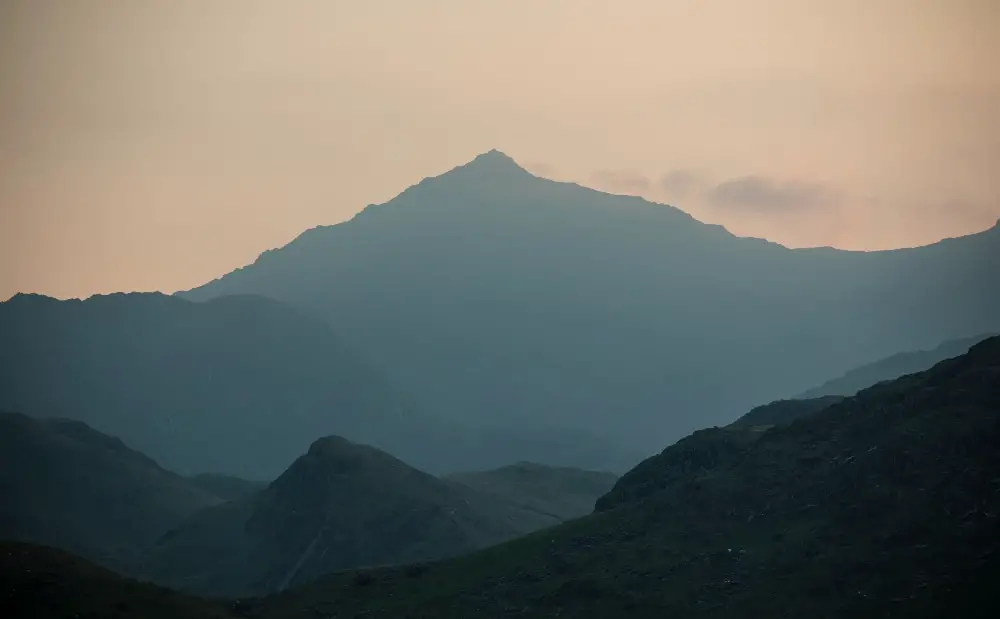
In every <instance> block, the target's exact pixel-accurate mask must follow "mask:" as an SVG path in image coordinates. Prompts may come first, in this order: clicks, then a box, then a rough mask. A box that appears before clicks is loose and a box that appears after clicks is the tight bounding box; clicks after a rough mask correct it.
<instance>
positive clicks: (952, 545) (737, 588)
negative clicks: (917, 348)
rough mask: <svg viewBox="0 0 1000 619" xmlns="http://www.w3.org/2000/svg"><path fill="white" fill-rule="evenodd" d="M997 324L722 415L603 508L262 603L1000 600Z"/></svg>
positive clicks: (622, 612) (346, 608) (915, 612)
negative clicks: (761, 420) (873, 374)
mask: <svg viewBox="0 0 1000 619" xmlns="http://www.w3.org/2000/svg"><path fill="white" fill-rule="evenodd" d="M997 385H1000V338H992V339H990V340H986V341H984V342H983V343H980V344H978V345H977V346H975V347H973V348H972V349H971V350H970V351H969V353H968V354H966V355H964V356H962V357H959V358H956V359H951V360H948V361H944V362H942V363H940V364H938V365H937V366H935V367H934V368H932V369H931V370H929V371H927V372H924V373H921V374H916V375H912V376H907V377H903V378H901V379H898V380H896V381H893V382H890V383H883V384H880V385H878V386H876V387H873V388H870V389H868V390H865V391H862V392H861V393H860V394H858V395H857V396H855V397H851V398H847V399H845V400H844V401H842V402H840V403H838V404H834V405H833V406H830V407H828V408H826V409H824V410H822V411H820V412H818V413H816V414H814V415H811V416H808V417H805V418H803V419H800V420H798V421H795V422H793V423H791V424H790V425H788V426H784V427H776V428H773V429H771V430H767V431H765V432H753V431H746V430H741V429H719V428H714V429H708V430H703V431H699V432H696V433H695V434H693V435H691V436H689V437H687V438H685V439H683V440H681V441H679V442H678V443H677V444H675V445H673V446H671V447H668V448H667V449H665V450H664V451H663V452H662V453H661V454H659V455H657V456H654V457H652V458H650V459H648V460H646V461H645V462H643V463H642V464H641V465H640V466H638V467H636V468H635V469H633V470H632V471H630V472H629V473H628V474H626V475H625V476H624V477H622V479H621V480H619V482H618V483H617V484H616V486H615V488H614V489H613V490H612V491H611V492H610V493H608V495H606V496H605V497H604V498H603V499H602V500H601V501H600V502H599V503H598V512H597V513H595V514H593V515H591V516H588V517H586V518H582V519H579V520H574V521H571V522H569V523H566V524H563V525H560V526H558V527H555V528H552V529H549V530H546V531H542V532H539V533H536V534H532V535H530V536H527V537H525V538H522V539H518V540H514V541H512V542H509V543H507V544H503V545H501V546H498V547H495V548H490V549H487V550H484V551H481V552H478V553H475V554H472V555H469V556H467V557H461V558H458V559H454V560H450V561H445V562H442V563H439V564H434V565H431V566H428V567H427V569H425V570H424V571H422V572H420V573H419V574H408V573H406V571H405V570H399V569H382V570H372V571H366V572H359V573H354V574H342V575H332V576H329V577H327V578H324V579H322V580H321V581H320V582H317V583H315V584H314V585H307V586H305V587H302V588H301V589H298V590H294V591H288V592H286V593H284V594H281V595H277V596H274V597H272V598H270V599H267V600H264V601H263V603H261V604H260V605H259V606H258V607H257V608H256V609H255V611H254V613H252V614H253V616H255V617H264V618H269V619H291V618H299V617H310V616H323V617H354V616H360V615H361V613H363V616H365V617H368V618H377V617H402V616H406V617H410V618H418V617H437V618H447V617H469V616H504V615H506V614H517V615H518V616H521V617H551V616H556V615H558V616H561V617H650V618H652V617H665V616H682V617H927V618H931V617H944V616H962V617H992V616H996V613H997V611H998V610H1000V602H998V600H997V598H996V596H994V595H993V594H992V588H993V583H994V582H995V579H996V577H997V575H1000V517H998V514H1000V489H998V480H1000V452H998V451H997V449H996V445H997V444H998V442H1000V389H997Z"/></svg>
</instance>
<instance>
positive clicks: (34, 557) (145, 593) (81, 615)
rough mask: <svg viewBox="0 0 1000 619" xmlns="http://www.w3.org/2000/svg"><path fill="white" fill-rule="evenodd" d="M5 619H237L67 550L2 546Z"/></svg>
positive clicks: (0, 599)
mask: <svg viewBox="0 0 1000 619" xmlns="http://www.w3.org/2000/svg"><path fill="white" fill-rule="evenodd" d="M0 613H2V616H3V617H4V619H98V618H99V619H136V618H137V617H141V618H142V619H178V618H181V617H183V618H184V619H234V618H235V617H236V615H234V614H232V613H231V612H230V611H229V608H228V607H227V605H226V604H223V603H217V602H207V601H204V600H199V599H196V598H192V597H188V596H184V595H181V594H179V593H176V592H174V591H170V590H169V589H163V588H161V587H157V586H154V585H150V584H147V583H140V582H136V581H134V580H129V579H126V578H122V577H121V576H118V575H117V574H115V573H114V572H111V571H109V570H106V569H104V568H100V567H97V566H95V565H93V564H91V563H88V562H87V561H84V560H83V559H80V558H79V557H76V556H73V555H71V554H68V553H66V552H63V551H61V550H56V549H54V548H48V547H44V546H36V545H33V544H24V543H18V542H7V541H0Z"/></svg>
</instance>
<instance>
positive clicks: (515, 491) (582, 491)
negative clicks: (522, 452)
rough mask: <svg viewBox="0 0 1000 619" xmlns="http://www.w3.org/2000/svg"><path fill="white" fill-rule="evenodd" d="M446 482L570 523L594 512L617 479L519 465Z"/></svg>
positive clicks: (609, 475)
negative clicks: (569, 521) (601, 498)
mask: <svg viewBox="0 0 1000 619" xmlns="http://www.w3.org/2000/svg"><path fill="white" fill-rule="evenodd" d="M446 479H448V480H450V481H454V482H458V483H460V484H463V485H465V486H468V487H470V488H473V489H475V490H478V491H479V492H482V493H484V494H489V495H492V496H495V497H497V498H499V499H501V500H503V501H506V502H508V503H511V504H514V505H522V506H524V507H527V508H529V509H531V510H533V511H537V512H540V513H544V514H551V515H552V516H554V517H556V518H558V519H559V520H570V519H572V518H579V517H580V516H585V515H587V514H589V513H590V512H592V511H594V502H595V501H597V499H598V498H600V497H601V496H603V495H604V494H605V493H607V492H608V490H611V488H612V487H613V486H614V485H615V482H616V481H617V480H618V476H617V475H615V474H613V473H605V472H601V471H584V470H581V469H574V468H567V467H556V466H545V465H542V464H535V463H532V462H518V463H516V464H511V465H508V466H505V467H501V468H499V469H493V470H489V471H476V472H470V473H457V474H455V475H449V476H448V477H447V478H446Z"/></svg>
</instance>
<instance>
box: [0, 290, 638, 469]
mask: <svg viewBox="0 0 1000 619" xmlns="http://www.w3.org/2000/svg"><path fill="white" fill-rule="evenodd" d="M345 330H350V329H349V328H346V327H345ZM3 408H6V409H8V410H16V411H25V412H27V413H29V414H31V415H37V416H43V417H44V416H57V417H68V418H74V419H78V420H81V421H84V422H86V423H88V424H90V425H92V426H93V427H94V428H95V429H97V430H100V431H103V432H106V433H108V434H112V435H114V436H118V437H121V438H122V439H123V440H124V441H126V442H127V443H128V444H129V445H130V446H133V447H135V448H137V449H139V450H140V451H142V452H143V453H146V454H149V455H150V456H151V457H153V458H154V459H155V460H156V461H157V462H161V463H162V464H163V465H164V466H166V467H167V468H169V469H171V470H175V471H178V472H181V473H184V474H200V473H205V472H212V473H221V474H228V475H236V476H238V477H241V478H245V479H267V480H271V479H274V478H275V477H277V476H278V474H280V473H281V472H282V471H283V470H284V469H285V468H287V467H288V465H289V464H291V462H292V461H293V460H294V459H295V458H296V457H298V456H299V455H300V454H302V453H303V452H304V451H305V450H306V449H307V448H308V447H309V445H310V444H311V443H312V442H313V441H314V440H316V438H318V437H321V436H326V435H329V434H339V435H343V436H345V437H347V438H350V439H352V440H355V441H359V442H363V443H366V444H371V445H374V446H376V447H379V448H381V449H385V450H387V451H389V452H390V453H392V454H394V455H396V456H397V457H400V458H402V459H404V460H405V461H407V462H412V463H413V464H414V465H415V466H418V467H419V468H421V469H424V470H428V471H431V472H434V473H444V472H454V471H460V470H468V469H476V468H489V467H495V466H500V465H504V464H509V463H510V462H514V461H517V460H522V459H528V460H531V459H536V460H538V461H541V462H545V461H546V458H551V459H555V460H565V461H574V460H585V461H588V462H593V463H595V467H596V468H603V469H609V470H614V471H619V472H622V471H624V470H626V469H627V468H628V467H629V466H631V465H632V464H634V463H635V462H637V461H639V460H640V459H641V455H640V454H638V452H629V451H627V450H624V449H621V448H618V447H615V446H614V445H612V444H611V443H609V442H608V441H603V440H600V439H597V438H595V437H594V436H592V435H588V434H587V433H586V432H583V431H572V430H571V429H564V428H559V427H553V426H551V425H548V426H546V425H538V426H535V427H532V428H511V427H509V426H507V425H506V424H505V420H504V419H502V418H501V419H496V420H495V423H485V422H477V423H476V424H472V423H466V422H463V421H462V420H454V419H447V418H442V417H440V416H438V415H435V414H434V411H429V410H427V409H425V408H421V407H419V406H416V405H414V404H413V403H412V402H411V398H409V397H408V395H407V394H403V393H402V392H401V391H400V390H399V389H397V388H396V386H395V385H394V384H392V382H391V381H390V380H387V379H386V378H385V376H383V373H382V372H380V371H378V370H376V369H374V368H373V367H372V366H371V364H370V363H369V362H368V361H367V360H366V359H365V357H364V356H363V355H361V354H360V353H358V352H357V351H356V350H355V349H354V348H353V347H352V346H351V345H349V344H345V343H344V342H343V340H342V339H341V338H340V337H339V335H338V334H336V333H334V331H333V328H332V327H331V325H330V323H329V322H328V321H326V320H324V319H322V318H319V317H316V316H314V315H312V314H311V313H309V312H308V311H305V310H300V309H297V308H294V307H291V306H288V305H286V304H283V303H280V302H278V301H274V300H271V299H267V298H264V297H260V296H254V295H239V296H230V297H226V298H221V299H217V300H213V301H211V302H208V303H194V302H191V301H186V300H184V299H181V298H178V297H170V296H165V295H161V294H117V295H110V296H96V297H91V298H90V299H88V300H86V301H78V300H71V301H57V300H55V299H50V298H48V297H42V296H36V295H18V296H15V297H14V298H12V299H11V300H9V301H7V302H5V303H0V409H3ZM480 421H481V420H480Z"/></svg>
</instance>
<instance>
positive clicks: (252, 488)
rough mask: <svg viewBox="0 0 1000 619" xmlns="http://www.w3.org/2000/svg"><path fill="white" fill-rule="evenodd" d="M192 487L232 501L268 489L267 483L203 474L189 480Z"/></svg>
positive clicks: (229, 476)
mask: <svg viewBox="0 0 1000 619" xmlns="http://www.w3.org/2000/svg"><path fill="white" fill-rule="evenodd" d="M187 481H188V483H189V484H191V485H192V486H195V487H197V488H201V489H202V490H204V491H205V492H208V493H211V494H214V495H215V496H217V497H219V498H222V499H225V500H227V501H231V500H232V499H239V498H242V497H245V496H249V495H251V494H253V493H255V492H259V491H261V490H263V489H264V488H266V487H267V482H264V481H251V480H249V479H242V478H240V477H233V476H232V475H219V474H218V473H201V474H200V475H194V476H191V477H188V478H187Z"/></svg>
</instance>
